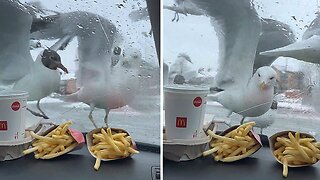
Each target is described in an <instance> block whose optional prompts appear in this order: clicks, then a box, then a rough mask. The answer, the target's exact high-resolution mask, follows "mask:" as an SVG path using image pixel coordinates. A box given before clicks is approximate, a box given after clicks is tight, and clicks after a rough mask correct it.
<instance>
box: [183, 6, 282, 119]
mask: <svg viewBox="0 0 320 180" xmlns="http://www.w3.org/2000/svg"><path fill="white" fill-rule="evenodd" d="M186 1H189V2H192V3H194V5H196V6H197V7H198V8H200V9H202V10H203V11H204V12H205V14H206V15H207V16H208V17H210V18H211V21H212V24H213V25H214V27H215V30H216V32H217V35H218V39H219V67H218V73H217V75H216V76H215V79H214V81H215V85H216V87H217V88H219V89H221V90H222V91H221V92H218V93H216V94H214V95H210V96H208V99H209V100H213V101H218V102H219V103H221V104H222V105H223V106H224V107H225V108H227V109H229V111H230V114H231V113H232V112H235V113H238V114H241V115H242V116H243V117H244V118H245V117H255V116H260V115H262V114H264V113H265V112H267V111H268V110H269V109H270V107H271V103H272V99H273V93H274V85H275V83H276V80H275V76H276V72H275V71H274V70H273V69H272V68H271V67H270V66H263V67H260V68H259V69H258V70H257V71H256V72H255V73H254V74H253V65H254V59H255V53H256V49H257V45H258V41H259V37H260V32H261V20H260V18H259V17H258V14H257V12H256V10H255V9H254V6H253V4H252V3H251V1H249V0H238V1H232V0H213V1H211V0H200V1H199V0H186ZM252 74H253V75H252ZM244 118H243V119H242V120H241V123H243V120H244Z"/></svg>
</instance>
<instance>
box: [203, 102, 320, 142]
mask: <svg viewBox="0 0 320 180" xmlns="http://www.w3.org/2000/svg"><path fill="white" fill-rule="evenodd" d="M207 113H208V114H212V115H214V117H215V119H222V120H225V119H227V118H226V115H227V113H228V112H227V110H226V109H224V108H223V107H222V106H221V105H220V104H218V103H215V102H209V103H208V105H207ZM206 120H207V121H208V120H209V119H206ZM230 120H231V124H232V125H236V124H239V123H240V120H241V116H239V115H236V114H234V115H232V116H231V117H230ZM225 128H226V126H225V125H220V127H219V128H218V129H220V130H223V129H225ZM284 130H296V131H301V132H307V133H310V134H312V135H315V136H316V138H317V139H318V140H320V113H319V112H316V111H315V110H314V109H313V108H312V107H310V106H305V105H301V104H300V103H291V102H290V103H289V102H287V101H282V102H279V103H278V109H277V111H276V115H275V122H274V123H273V124H272V125H271V126H269V127H268V128H266V129H264V130H263V134H265V135H267V136H271V135H273V134H274V133H276V132H279V131H284ZM257 132H259V131H257Z"/></svg>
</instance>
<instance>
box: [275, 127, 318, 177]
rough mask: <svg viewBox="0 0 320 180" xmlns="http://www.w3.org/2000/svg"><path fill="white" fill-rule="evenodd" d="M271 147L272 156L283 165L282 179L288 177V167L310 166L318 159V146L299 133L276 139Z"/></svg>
mask: <svg viewBox="0 0 320 180" xmlns="http://www.w3.org/2000/svg"><path fill="white" fill-rule="evenodd" d="M273 147H274V150H273V155H274V156H275V157H276V158H277V160H278V161H280V162H281V163H282V164H283V172H282V175H283V177H287V176H288V166H292V167H299V166H304V165H311V164H314V163H316V162H317V161H318V160H319V159H320V149H319V144H318V143H316V140H315V139H314V138H310V137H307V136H305V135H301V134H300V132H296V133H292V132H288V133H287V134H284V135H283V136H279V137H276V138H275V143H274V144H273Z"/></svg>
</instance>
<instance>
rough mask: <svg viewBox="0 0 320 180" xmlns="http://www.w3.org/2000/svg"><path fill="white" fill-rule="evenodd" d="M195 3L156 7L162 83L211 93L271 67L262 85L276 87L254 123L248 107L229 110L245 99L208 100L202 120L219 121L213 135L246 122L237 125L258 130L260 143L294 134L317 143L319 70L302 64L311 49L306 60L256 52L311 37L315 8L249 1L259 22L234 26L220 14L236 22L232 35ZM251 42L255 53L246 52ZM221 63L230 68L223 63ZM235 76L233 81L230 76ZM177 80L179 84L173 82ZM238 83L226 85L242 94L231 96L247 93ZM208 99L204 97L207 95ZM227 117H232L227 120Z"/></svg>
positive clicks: (293, 0)
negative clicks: (159, 13)
mask: <svg viewBox="0 0 320 180" xmlns="http://www.w3.org/2000/svg"><path fill="white" fill-rule="evenodd" d="M190 2H194V4H193V3H190ZM203 4H204V3H202V4H201V2H199V3H198V2H196V1H178V0H176V1H174V0H164V2H163V5H164V6H163V7H164V9H163V34H164V35H163V41H162V43H163V59H164V63H165V64H166V65H167V66H168V70H167V72H164V74H165V75H167V78H166V79H165V80H164V82H166V83H168V84H179V83H181V82H184V83H186V84H190V85H206V86H209V87H214V88H215V89H212V90H218V91H219V90H226V89H228V87H230V84H232V83H234V82H245V83H243V84H246V83H248V79H249V78H251V77H252V76H254V75H253V74H254V73H255V72H256V71H257V69H258V68H259V67H262V66H271V67H272V69H273V70H274V72H275V73H276V76H275V77H270V78H272V79H273V78H276V80H275V81H274V82H275V89H274V95H273V98H272V100H273V101H274V103H271V101H270V102H269V103H270V106H271V104H272V106H271V110H270V111H268V112H267V113H266V114H264V115H263V116H260V115H259V117H256V116H258V115H257V114H256V115H255V114H254V113H250V110H249V109H251V108H254V107H252V106H251V107H245V109H239V108H238V107H241V103H240V105H239V104H237V105H235V106H233V105H234V104H236V103H238V102H237V101H236V100H239V101H246V102H247V101H248V102H249V101H250V102H252V101H251V100H252V99H254V96H248V95H243V96H242V97H241V98H243V97H245V98H243V99H233V101H231V102H229V103H228V102H227V103H226V102H225V101H223V100H221V99H219V100H220V101H219V100H218V101H217V99H216V100H212V99H213V98H211V99H210V98H209V100H208V103H207V110H206V115H205V121H206V122H209V121H211V120H212V119H213V120H214V121H215V122H219V124H220V126H219V130H224V129H226V128H227V127H228V126H232V125H236V124H239V123H240V121H241V119H242V118H243V117H244V116H247V117H246V118H245V119H244V121H256V123H257V126H258V127H261V128H262V131H260V128H257V129H256V130H257V132H259V133H261V132H262V134H265V135H268V136H271V135H273V134H274V133H276V132H279V131H283V130H298V131H302V132H306V133H310V134H312V135H314V136H315V137H316V138H320V134H319V133H318V132H319V127H320V126H319V125H320V116H319V113H320V111H319V98H318V96H319V80H320V79H319V77H320V76H319V72H320V71H319V62H318V61H317V60H314V59H312V57H310V56H312V52H310V51H311V50H310V51H308V53H310V54H311V55H310V56H308V57H307V56H299V55H296V54H294V53H292V54H289V53H287V52H286V51H285V50H283V51H282V54H281V53H278V52H277V53H278V54H277V53H274V52H273V54H272V53H270V52H266V53H265V54H264V53H263V52H265V51H268V50H273V49H277V48H280V47H283V46H287V45H289V44H291V43H295V42H301V41H303V40H307V39H309V38H311V37H312V36H313V35H317V33H316V31H317V28H318V27H316V26H318V24H319V23H318V20H317V19H318V13H319V4H318V1H316V0H312V1H308V2H307V1H299V0H282V1H276V0H272V1H263V0H254V1H252V6H253V7H254V8H255V10H256V13H257V14H258V16H257V18H258V19H259V23H258V22H245V20H244V18H242V19H240V18H241V17H240V16H239V17H240V18H239V19H238V21H236V19H237V17H233V15H231V14H232V12H229V11H228V10H230V9H228V8H226V9H225V10H224V12H225V13H227V12H229V13H231V14H229V17H228V16H227V15H226V14H224V15H225V17H227V18H226V19H229V20H230V19H231V20H234V21H235V24H236V22H240V23H239V24H236V25H234V26H233V27H232V28H230V26H232V25H233V24H231V23H230V21H228V20H227V21H224V16H219V15H217V14H213V13H214V12H213V11H212V12H213V13H212V14H210V13H211V11H210V8H213V9H214V7H204V6H202V5H203ZM197 7H202V8H200V9H197ZM215 10H216V9H215ZM217 11H218V10H217ZM208 12H209V13H208ZM224 12H222V11H221V13H224ZM240 15H243V14H240ZM213 16H216V19H214V18H212V17H213ZM221 17H222V18H221ZM219 18H220V19H219ZM224 23H225V24H224ZM228 23H230V24H231V25H230V24H228ZM245 23H251V25H250V27H251V29H246V27H245V25H244V24H245ZM253 23H255V24H253ZM219 25H220V26H219ZM247 26H248V25H247ZM221 27H222V28H221ZM228 28H230V29H228ZM241 28H242V29H241ZM260 28H261V29H260ZM241 30H243V31H241ZM260 30H261V31H260ZM236 33H239V34H240V33H242V35H241V36H240V35H239V34H236ZM253 33H257V37H258V36H259V39H249V38H251V37H249V36H250V35H252V34H253ZM314 37H315V36H314ZM314 37H313V38H314ZM309 40H310V39H309ZM250 43H251V44H250ZM252 43H253V44H255V48H251V49H254V50H252V51H250V45H252ZM306 46H307V45H306ZM300 47H301V46H300ZM237 48H239V49H237ZM240 49H241V50H240ZM239 50H240V51H239ZM255 51H257V52H256V54H255ZM284 51H285V52H284ZM286 53H287V54H286ZM236 55H237V56H236ZM241 58H249V59H250V58H251V59H253V58H255V61H254V64H250V65H248V66H246V64H244V63H240V62H241ZM257 59H258V60H257ZM224 60H225V61H224ZM229 60H230V61H233V63H230V62H226V61H229ZM252 62H253V61H252ZM228 63H230V64H228ZM252 67H253V69H252ZM248 71H251V72H249V73H248ZM237 73H238V74H239V75H235V74H237ZM177 75H181V76H183V77H184V78H183V79H182V80H181V78H180V79H179V78H177V77H178V76H177ZM257 75H258V73H257ZM241 77H245V78H244V79H241ZM259 77H260V74H259ZM231 82H232V83H231ZM228 83H229V84H228ZM240 84H241V83H240ZM243 84H242V85H240V86H234V87H233V89H232V90H230V91H232V94H233V95H234V94H237V93H239V94H240V93H243V92H241V91H240V90H239V91H238V90H236V89H244V90H248V88H247V86H245V85H243ZM216 92H217V91H215V92H213V91H212V92H211V94H209V96H212V95H213V94H215V93H216ZM250 102H249V103H250ZM259 106H260V105H259ZM237 108H238V109H237ZM246 108H248V109H246ZM243 110H244V111H243ZM230 111H233V113H232V114H231V115H230V113H231V112H230ZM234 112H238V113H234ZM244 112H247V113H244ZM255 112H256V111H255ZM251 116H252V117H251ZM221 123H222V124H221Z"/></svg>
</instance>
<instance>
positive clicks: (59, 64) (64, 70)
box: [56, 63, 69, 74]
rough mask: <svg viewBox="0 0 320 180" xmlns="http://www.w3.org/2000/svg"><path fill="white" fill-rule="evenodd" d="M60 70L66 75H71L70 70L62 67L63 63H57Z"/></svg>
mask: <svg viewBox="0 0 320 180" xmlns="http://www.w3.org/2000/svg"><path fill="white" fill-rule="evenodd" d="M56 65H57V67H58V68H60V69H61V70H62V71H63V72H65V73H67V74H68V73H69V71H68V69H67V68H66V67H64V65H62V64H61V63H57V64H56Z"/></svg>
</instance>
